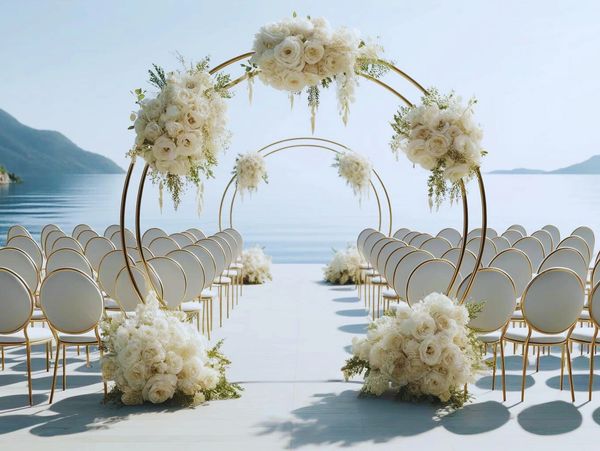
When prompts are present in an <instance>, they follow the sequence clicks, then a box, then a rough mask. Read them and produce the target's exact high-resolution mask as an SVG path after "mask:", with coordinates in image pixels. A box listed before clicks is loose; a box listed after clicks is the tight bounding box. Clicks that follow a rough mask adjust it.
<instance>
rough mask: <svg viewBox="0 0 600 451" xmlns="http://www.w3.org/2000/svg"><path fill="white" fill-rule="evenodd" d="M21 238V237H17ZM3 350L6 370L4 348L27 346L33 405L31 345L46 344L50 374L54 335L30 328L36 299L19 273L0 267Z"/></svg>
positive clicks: (0, 331) (0, 325)
mask: <svg viewBox="0 0 600 451" xmlns="http://www.w3.org/2000/svg"><path fill="white" fill-rule="evenodd" d="M15 236H19V235H15ZM0 286H1V287H2V291H1V292H0V306H1V309H2V314H1V315H0V348H2V369H4V347H14V346H25V353H26V362H27V384H28V389H29V405H33V396H32V390H31V346H32V345H38V344H45V345H46V371H48V370H49V369H50V368H49V363H48V355H49V354H48V353H49V345H50V344H51V342H52V338H53V337H52V333H51V332H50V330H49V329H46V328H43V327H33V328H32V327H29V323H30V320H31V315H32V313H33V306H34V303H33V296H32V295H31V292H30V291H29V289H28V287H27V285H26V284H25V282H24V281H23V279H21V278H20V277H19V276H18V275H17V274H15V273H14V272H12V271H10V270H9V269H5V268H0Z"/></svg>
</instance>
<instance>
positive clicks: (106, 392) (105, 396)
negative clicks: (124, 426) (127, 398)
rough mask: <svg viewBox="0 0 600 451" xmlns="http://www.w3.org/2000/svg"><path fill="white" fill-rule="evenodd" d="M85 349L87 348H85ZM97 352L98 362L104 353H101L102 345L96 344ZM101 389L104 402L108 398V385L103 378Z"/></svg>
mask: <svg viewBox="0 0 600 451" xmlns="http://www.w3.org/2000/svg"><path fill="white" fill-rule="evenodd" d="M86 348H87V346H86ZM98 351H99V352H100V360H102V356H103V355H104V352H103V351H102V343H100V342H98ZM102 388H103V390H104V401H106V398H107V396H108V383H107V382H106V381H105V380H104V378H102Z"/></svg>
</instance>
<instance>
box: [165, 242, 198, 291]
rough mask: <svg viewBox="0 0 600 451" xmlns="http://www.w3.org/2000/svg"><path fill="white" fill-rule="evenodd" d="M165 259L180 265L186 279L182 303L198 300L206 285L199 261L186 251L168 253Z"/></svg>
mask: <svg viewBox="0 0 600 451" xmlns="http://www.w3.org/2000/svg"><path fill="white" fill-rule="evenodd" d="M167 257H169V258H172V259H173V260H175V261H176V262H177V263H179V264H180V265H181V268H182V269H183V272H184V274H185V277H186V282H187V284H186V291H185V296H184V302H187V301H194V300H197V299H198V298H200V295H201V294H202V290H203V289H204V286H205V284H206V280H205V278H204V269H203V268H202V263H200V260H198V258H197V257H196V256H195V255H194V254H192V253H191V252H190V251H188V250H186V249H180V250H177V251H173V252H170V253H169V254H168V255H167Z"/></svg>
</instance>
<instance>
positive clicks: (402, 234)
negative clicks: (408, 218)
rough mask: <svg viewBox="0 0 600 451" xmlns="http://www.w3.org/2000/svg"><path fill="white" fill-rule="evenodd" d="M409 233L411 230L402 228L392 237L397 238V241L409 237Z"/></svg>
mask: <svg viewBox="0 0 600 451" xmlns="http://www.w3.org/2000/svg"><path fill="white" fill-rule="evenodd" d="M409 232H410V229H407V228H406V227H402V228H400V229H398V230H396V231H395V232H394V234H393V235H392V237H393V238H396V239H397V240H401V239H402V238H404V237H405V236H406V235H408V233H409Z"/></svg>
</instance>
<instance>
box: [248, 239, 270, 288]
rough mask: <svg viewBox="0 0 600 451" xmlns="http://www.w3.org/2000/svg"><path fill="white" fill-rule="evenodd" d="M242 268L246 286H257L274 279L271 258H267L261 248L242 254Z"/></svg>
mask: <svg viewBox="0 0 600 451" xmlns="http://www.w3.org/2000/svg"><path fill="white" fill-rule="evenodd" d="M242 266H243V269H242V271H243V272H244V283H245V284H249V285H256V284H261V283H265V282H267V281H269V280H272V279H273V276H272V275H271V257H269V256H267V255H266V254H265V251H264V250H263V248H262V247H260V246H254V247H251V248H249V249H245V250H244V251H243V252H242Z"/></svg>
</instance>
